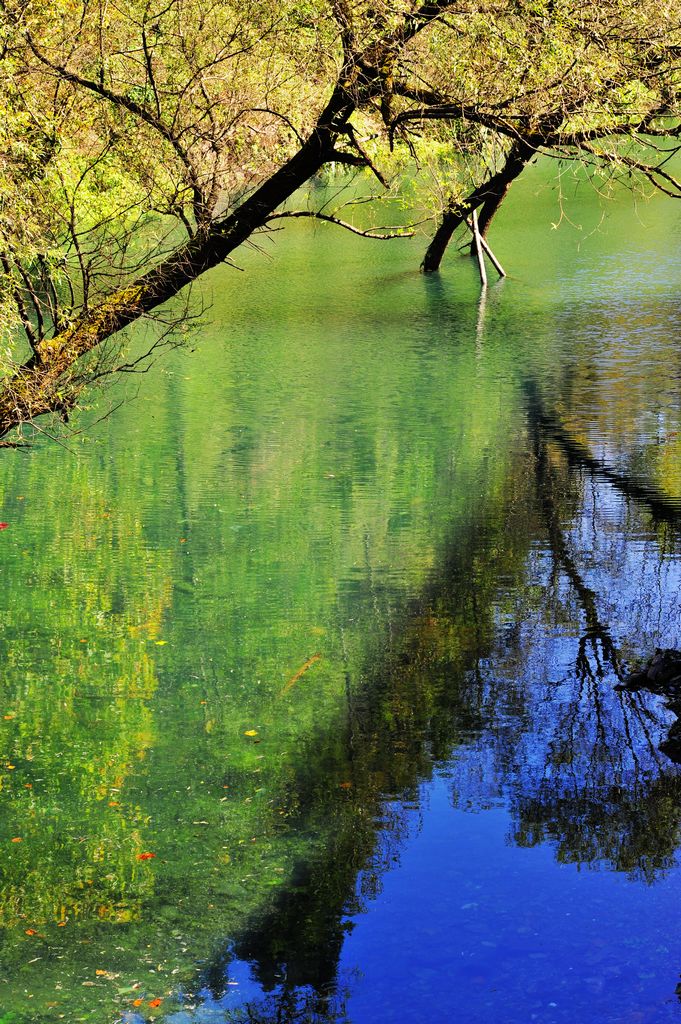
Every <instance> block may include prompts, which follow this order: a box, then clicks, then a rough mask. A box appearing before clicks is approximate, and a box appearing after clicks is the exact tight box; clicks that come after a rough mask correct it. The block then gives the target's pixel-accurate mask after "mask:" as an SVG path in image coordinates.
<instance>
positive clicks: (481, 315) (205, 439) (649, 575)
mask: <svg viewBox="0 0 681 1024" xmlns="http://www.w3.org/2000/svg"><path fill="white" fill-rule="evenodd" d="M543 180H544V178H543V172H542V169H541V168H539V169H537V170H536V171H535V172H534V175H533V176H528V177H527V178H526V180H525V181H524V182H522V184H521V185H520V186H519V187H518V188H517V190H516V192H515V193H514V196H513V201H512V202H509V204H508V207H507V209H505V210H504V211H502V214H501V215H500V217H499V222H498V224H495V229H494V238H493V242H494V244H495V248H496V249H497V250H498V254H499V256H500V258H501V259H502V262H504V263H505V264H506V265H507V266H508V269H509V270H510V271H511V273H512V275H513V276H512V278H511V279H510V280H507V281H505V282H502V283H501V284H500V285H496V286H494V287H493V288H491V289H490V290H489V293H488V296H487V299H486V302H484V303H483V304H480V303H479V301H478V285H477V282H476V278H475V269H474V267H473V266H472V265H471V264H470V263H469V261H468V260H466V259H462V258H459V257H456V256H454V255H452V256H451V257H450V258H449V261H448V264H447V266H446V268H445V269H444V271H443V273H442V275H440V276H439V277H438V278H435V279H424V278H423V277H422V276H420V275H419V274H418V273H417V268H418V263H419V260H420V255H421V249H422V248H423V240H421V241H418V240H415V241H413V242H410V241H404V240H400V241H398V242H395V243H394V244H390V245H388V244H387V243H377V242H376V243H370V242H368V241H366V242H363V241H362V240H360V239H357V238H356V237H354V236H349V235H348V236H346V235H343V234H338V233H337V232H334V230H333V229H329V230H326V228H320V229H318V230H314V229H313V228H311V227H310V225H308V224H294V225H292V226H291V228H290V229H289V228H287V230H286V231H285V232H281V233H277V234H275V235H274V236H273V239H272V240H269V241H266V242H265V244H266V245H267V247H268V256H266V257H263V256H262V255H261V254H258V253H254V252H249V251H247V252H245V253H244V255H243V260H242V262H241V265H242V266H243V267H244V268H245V269H244V273H239V272H238V271H236V270H233V269H229V268H224V269H221V270H219V271H217V272H215V273H213V274H212V275H210V276H209V278H208V279H206V280H205V281H203V282H202V283H201V285H200V289H199V297H200V298H201V299H202V300H204V301H211V302H212V308H211V310H210V313H209V314H208V316H207V318H206V321H205V322H204V324H203V325H201V326H200V327H199V328H198V329H197V331H196V332H195V334H194V336H193V339H192V345H193V347H194V348H195V350H196V351H195V352H194V353H193V354H189V353H175V354H173V355H172V356H170V357H169V358H168V359H167V360H166V361H165V362H164V363H162V364H158V365H157V366H156V367H155V368H154V370H153V371H152V372H151V373H150V374H148V375H145V376H143V377H141V378H139V380H138V381H137V382H134V383H133V385H132V386H128V388H127V390H126V391H125V392H124V391H123V390H122V389H121V387H120V385H118V386H116V387H115V388H114V389H112V390H111V391H109V392H107V393H106V394H105V395H103V396H102V397H101V398H100V399H99V400H98V402H97V405H96V407H93V408H92V409H91V410H86V411H84V413H83V414H82V416H81V417H80V419H79V422H78V424H77V429H82V431H83V432H82V433H77V434H75V435H74V436H72V437H70V438H67V439H65V444H66V446H67V447H66V448H64V447H61V446H57V445H55V444H54V443H51V442H49V441H47V440H46V439H39V441H38V443H37V445H36V447H35V449H34V450H33V451H32V452H31V453H30V454H28V455H27V454H23V453H7V454H6V455H5V456H3V464H2V473H3V498H2V509H1V510H0V512H1V515H0V518H2V520H3V521H5V522H7V523H8V524H9V525H8V528H7V529H6V530H4V531H3V532H2V534H0V544H1V545H2V571H3V577H4V587H3V590H2V598H0V600H1V601H2V607H1V615H0V644H1V646H2V655H3V665H4V671H3V676H2V706H1V707H0V743H1V748H0V769H1V771H0V785H1V788H0V804H1V814H0V849H2V852H3V858H2V863H1V869H0V925H1V926H2V940H1V945H0V1021H2V1022H10V1021H11V1022H13V1024H25V1022H29V1021H30V1022H34V1021H35V1022H43V1021H56V1020H60V1019H64V1020H68V1021H97V1022H104V1021H116V1020H121V1019H123V1020H126V1021H131V1022H139V1021H150V1020H156V1019H160V1020H168V1021H171V1022H173V1024H202V1022H209V1021H210V1022H218V1021H219V1022H224V1021H227V1020H236V1021H246V1020H251V1021H253V1020H257V1021H274V1020H279V1021H287V1022H289V1021H291V1022H293V1021H298V1020H300V1021H305V1020H317V1021H320V1022H322V1021H323V1022H331V1021H344V1020H348V1021H352V1022H353V1024H362V1022H364V1021H372V1022H374V1021H381V1022H383V1021H385V1022H390V1021H403V1020H409V1021H415V1022H417V1021H436V1022H439V1021H443V1022H444V1021H450V1020H457V1019H460V1020H462V1021H466V1022H467V1024H469V1022H488V1021H493V1020H504V1021H508V1022H509V1024H511V1022H515V1021H518V1022H520V1021H523V1022H524V1021H530V1020H536V1021H540V1022H542V1024H543V1022H546V1024H549V1022H551V1024H553V1022H563V1021H568V1020H570V1021H572V1020H575V1019H579V1020H581V1021H598V1022H602V1021H613V1022H614V1021H617V1022H624V1021H627V1022H634V1021H643V1022H646V1024H648V1022H658V1021H659V1022H667V1021H672V1020H673V1021H676V1020H677V1019H679V1017H680V1016H681V1010H680V1004H679V1001H678V998H677V996H676V993H675V989H676V986H677V983H678V981H679V972H680V971H681V950H680V949H679V937H678V929H677V927H676V918H677V916H678V897H677V896H676V894H677V892H678V884H679V868H678V865H677V847H678V845H679V822H680V821H681V778H680V776H679V771H678V769H677V767H676V764H675V762H674V761H673V760H672V757H670V756H668V754H669V753H670V754H672V755H674V750H675V748H674V743H673V742H672V743H671V745H670V746H668V747H665V749H667V751H668V754H665V753H663V752H662V751H660V749H659V747H660V744H664V743H665V741H666V740H668V737H669V734H670V730H672V740H673V738H674V733H673V727H674V722H675V717H674V715H673V714H672V713H671V712H670V711H669V710H668V709H666V708H665V706H664V704H663V702H662V701H661V699H660V698H659V697H655V696H654V695H651V694H647V693H644V692H641V693H638V694H635V695H632V694H622V693H619V692H616V691H615V690H614V686H615V684H616V683H617V682H618V679H619V678H620V677H622V676H623V674H624V673H625V672H626V670H627V666H628V665H631V664H633V663H635V662H636V660H642V659H645V658H647V657H648V656H649V655H650V654H651V653H652V651H653V650H654V648H655V647H656V646H658V645H659V646H679V647H681V616H680V608H679V603H680V600H681V599H680V597H679V594H680V587H679V584H680V582H681V563H680V561H679V524H680V522H681V504H680V502H681V468H680V467H681V459H680V458H679V456H680V455H681V408H680V403H679V399H680V385H679V370H680V365H679V357H678V341H679V336H680V333H681V332H680V331H679V326H680V324H681V304H680V303H679V283H680V281H681V260H680V257H679V247H678V241H677V239H678V232H679V213H678V212H677V211H676V209H675V207H674V204H671V203H665V202H663V201H655V202H653V203H650V204H647V205H644V206H642V207H641V208H640V209H639V214H638V216H637V215H635V214H634V213H633V212H632V206H631V203H630V201H629V199H628V198H627V197H624V196H623V197H621V198H620V199H619V200H617V201H616V202H613V203H612V204H610V205H607V206H605V207H603V208H601V207H600V206H598V205H597V204H596V202H595V200H594V198H593V197H592V196H591V195H590V194H589V193H588V191H586V190H577V191H576V194H575V195H570V197H569V200H568V199H564V205H565V207H566V211H567V213H568V215H569V216H570V219H571V220H572V221H574V222H575V223H578V224H580V225H581V227H582V230H581V231H578V230H577V229H576V228H573V227H571V226H570V224H568V223H566V222H564V223H563V224H561V225H560V228H559V229H557V230H553V229H552V228H551V222H552V221H553V222H554V223H555V222H557V221H558V220H559V219H560V209H559V205H558V202H557V196H556V193H555V192H554V191H552V190H551V189H550V188H548V187H546V186H545V185H544V184H543ZM603 218H604V219H603ZM133 340H134V343H135V344H140V339H139V337H136V338H135V339H133ZM135 385H137V387H138V388H139V395H138V396H137V397H136V396H135V392H136V390H137V387H136V386H135ZM124 396H127V398H128V399H129V401H127V402H126V403H125V404H124V405H122V406H120V407H118V403H119V401H120V400H121V398H122V397H124ZM109 408H111V409H112V410H113V411H112V412H111V415H110V416H109V417H108V418H105V419H103V420H102V419H101V416H102V415H103V413H105V412H106V411H107V409H109Z"/></svg>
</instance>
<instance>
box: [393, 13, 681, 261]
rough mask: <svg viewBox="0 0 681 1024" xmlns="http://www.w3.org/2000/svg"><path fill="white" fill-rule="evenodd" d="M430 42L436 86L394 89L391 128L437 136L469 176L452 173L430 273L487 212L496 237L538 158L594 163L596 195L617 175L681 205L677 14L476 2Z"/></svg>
mask: <svg viewBox="0 0 681 1024" xmlns="http://www.w3.org/2000/svg"><path fill="white" fill-rule="evenodd" d="M423 42H424V41H423V40H421V41H420V43H419V45H423ZM428 43H429V44H430V50H429V53H428V58H427V60H426V62H425V67H426V68H427V72H428V74H427V77H426V76H424V75H423V74H421V75H420V84H419V86H418V88H412V87H411V86H410V85H408V84H406V83H405V82H404V81H397V82H396V83H395V86H394V97H395V98H394V103H393V107H392V110H391V115H390V118H389V121H388V131H389V133H390V137H391V139H393V140H395V139H398V138H400V137H402V138H403V139H404V140H405V141H407V142H409V141H410V138H413V135H414V133H417V134H423V133H424V132H425V133H426V138H428V137H430V138H431V139H434V141H435V142H439V143H440V144H441V145H444V146H445V148H446V150H447V151H449V152H450V153H453V154H454V161H455V167H456V166H457V164H458V168H459V173H455V175H454V180H451V172H450V171H449V168H447V170H446V171H445V181H444V188H443V191H444V192H445V194H446V193H447V191H448V192H449V196H448V198H447V199H446V201H445V203H444V208H443V211H442V217H441V221H440V224H439V226H438V229H437V232H436V234H435V236H434V237H433V239H432V241H431V243H430V245H429V247H428V250H427V252H426V255H425V257H424V261H423V269H424V270H425V271H427V272H428V271H432V270H436V269H437V268H438V267H439V265H440V261H441V259H442V255H443V254H444V251H445V249H446V247H447V244H448V243H449V240H450V239H451V237H452V234H453V233H454V231H455V230H456V229H457V228H458V227H459V226H460V225H461V224H462V223H463V222H464V220H465V219H466V217H467V216H468V215H470V213H471V212H472V211H473V210H475V209H478V210H479V215H480V227H481V232H482V233H483V235H484V234H485V232H486V231H487V228H488V227H489V224H490V222H491V220H492V218H493V216H494V214H495V213H496V211H497V210H498V208H499V206H500V204H501V202H502V201H503V199H504V197H505V195H506V194H507V192H508V190H509V188H510V186H511V184H512V183H513V181H514V180H515V179H516V178H517V177H518V176H519V175H520V174H521V173H522V171H523V169H524V167H525V166H526V165H527V163H529V162H530V160H532V159H533V158H534V157H535V156H536V155H537V154H540V153H547V154H548V155H549V156H551V157H553V158H557V159H558V160H560V161H577V162H580V163H581V164H583V165H585V166H586V167H587V168H588V171H589V173H590V175H591V177H592V179H593V181H594V183H595V184H596V186H597V187H598V188H601V187H602V186H603V184H604V182H605V181H607V180H610V179H612V180H617V181H624V182H625V183H626V184H628V185H630V186H637V185H638V186H640V185H644V186H648V187H649V188H651V187H652V188H654V189H658V190H660V191H661V192H663V193H665V194H667V195H669V196H671V197H674V198H681V183H680V182H679V180H678V179H677V178H675V177H674V175H673V174H672V173H671V172H670V169H669V163H670V160H671V159H672V158H673V157H674V156H675V155H676V154H677V153H678V152H679V148H680V147H681V144H680V143H679V136H680V128H679V116H680V114H681V88H680V84H679V57H680V56H681V34H680V30H679V11H678V9H676V10H675V9H674V8H673V7H672V5H669V6H668V8H667V9H665V10H663V11H662V12H661V11H660V10H659V8H658V7H656V6H654V5H651V4H648V3H644V4H639V5H637V6H636V7H632V6H631V5H629V4H626V3H622V2H620V0H609V2H608V3H606V4H601V3H591V2H590V3H587V4H583V3H575V2H573V0H563V2H561V3H555V2H554V0H538V2H535V3H531V4H523V5H520V4H510V3H498V4H493V5H492V8H491V9H489V8H485V9H484V10H481V9H480V8H479V7H478V6H477V5H471V6H469V7H466V8H464V9H463V10H462V9H461V8H458V9H457V10H456V11H452V12H449V13H448V14H447V15H446V17H443V18H442V19H440V22H439V23H438V26H437V29H436V30H435V31H434V32H433V33H431V34H430V35H429V36H428ZM452 68H455V69H456V73H455V74H452ZM444 124H447V125H449V128H448V129H446V128H444V127H443V125H444ZM451 163H452V160H451V158H450V161H449V165H450V166H451ZM447 178H449V179H450V180H449V181H448V180H447Z"/></svg>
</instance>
